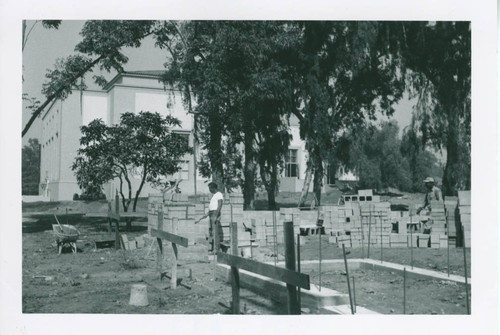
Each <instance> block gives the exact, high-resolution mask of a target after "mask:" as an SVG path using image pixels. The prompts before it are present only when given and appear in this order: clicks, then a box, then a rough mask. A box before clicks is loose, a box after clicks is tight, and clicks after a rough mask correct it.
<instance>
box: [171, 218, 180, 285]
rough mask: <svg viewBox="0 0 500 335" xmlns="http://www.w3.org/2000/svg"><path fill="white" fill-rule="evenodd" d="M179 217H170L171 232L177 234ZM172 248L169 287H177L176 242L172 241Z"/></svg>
mask: <svg viewBox="0 0 500 335" xmlns="http://www.w3.org/2000/svg"><path fill="white" fill-rule="evenodd" d="M178 222H179V219H177V218H172V234H176V235H177V226H178ZM172 249H173V250H174V259H173V260H172V278H170V288H172V289H174V290H175V289H176V288H177V257H178V254H177V244H175V243H173V242H172Z"/></svg>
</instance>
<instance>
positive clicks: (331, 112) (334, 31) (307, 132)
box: [294, 21, 404, 205]
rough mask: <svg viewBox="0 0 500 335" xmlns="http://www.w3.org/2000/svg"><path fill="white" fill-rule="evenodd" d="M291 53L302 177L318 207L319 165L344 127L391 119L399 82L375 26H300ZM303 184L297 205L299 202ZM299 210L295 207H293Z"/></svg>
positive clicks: (379, 31) (355, 24) (368, 24)
mask: <svg viewBox="0 0 500 335" xmlns="http://www.w3.org/2000/svg"><path fill="white" fill-rule="evenodd" d="M299 27H300V28H301V31H302V34H303V38H302V41H303V42H302V45H301V47H300V49H299V52H298V53H297V55H298V57H297V60H296V61H297V64H296V70H297V71H296V73H298V76H297V77H296V83H295V84H296V87H297V91H296V92H297V108H296V109H294V114H295V115H296V116H297V117H298V119H299V121H300V131H301V137H302V139H304V140H305V141H306V148H307V150H308V151H309V161H308V169H307V171H308V176H307V177H306V180H310V179H311V175H314V187H313V190H314V193H315V198H316V199H317V202H318V204H319V203H320V201H321V189H322V181H323V177H324V170H323V163H324V161H325V159H326V158H327V157H328V156H329V152H330V151H331V150H334V148H335V147H336V145H337V140H338V138H339V136H340V135H341V134H342V133H343V132H344V131H345V129H348V128H350V127H353V126H356V125H359V124H362V123H363V122H364V121H365V120H366V119H367V118H374V117H375V115H376V112H377V111H379V112H382V113H386V114H388V115H390V114H392V113H393V108H392V104H393V103H395V102H396V101H397V100H398V99H400V98H401V96H402V92H403V89H404V85H403V83H404V82H403V80H402V79H403V78H401V77H400V76H399V75H398V71H397V70H398V67H397V64H396V63H395V62H394V59H393V58H391V56H390V55H389V54H388V53H387V51H386V47H385V44H386V41H385V38H386V37H385V36H384V35H383V34H382V31H381V30H380V29H379V24H378V23H377V22H333V21H329V22H320V21H318V22H304V23H301V24H300V25H299ZM308 188H309V185H307V184H305V185H304V189H303V191H302V194H301V200H300V202H303V201H304V200H305V195H306V192H307V190H308ZM299 205H301V204H300V203H299Z"/></svg>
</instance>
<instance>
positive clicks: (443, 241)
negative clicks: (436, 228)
mask: <svg viewBox="0 0 500 335" xmlns="http://www.w3.org/2000/svg"><path fill="white" fill-rule="evenodd" d="M448 243H449V240H448V235H441V236H439V247H440V248H448Z"/></svg>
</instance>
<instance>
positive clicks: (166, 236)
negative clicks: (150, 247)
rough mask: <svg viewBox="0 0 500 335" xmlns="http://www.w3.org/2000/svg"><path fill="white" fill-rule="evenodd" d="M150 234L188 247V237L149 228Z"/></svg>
mask: <svg viewBox="0 0 500 335" xmlns="http://www.w3.org/2000/svg"><path fill="white" fill-rule="evenodd" d="M151 236H154V237H159V238H161V239H164V240H167V241H169V242H172V243H175V244H178V245H180V246H182V247H184V248H187V247H188V239H187V238H185V237H182V236H179V235H175V234H172V233H169V232H166V231H162V230H158V229H154V228H151Z"/></svg>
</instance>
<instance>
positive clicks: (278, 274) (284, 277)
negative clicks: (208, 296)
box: [217, 252, 311, 290]
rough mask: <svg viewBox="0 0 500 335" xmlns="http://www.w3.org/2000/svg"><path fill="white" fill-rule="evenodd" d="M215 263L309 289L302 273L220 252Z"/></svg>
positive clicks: (307, 277) (305, 276) (307, 279)
mask: <svg viewBox="0 0 500 335" xmlns="http://www.w3.org/2000/svg"><path fill="white" fill-rule="evenodd" d="M217 261H218V262H219V263H222V264H226V265H229V266H234V267H237V268H239V269H242V270H247V271H250V272H253V273H256V274H259V275H262V276H266V277H269V278H272V279H276V280H279V281H282V282H285V283H287V284H291V285H294V286H297V287H300V288H303V289H306V290H310V289H311V286H310V283H309V276H308V275H306V274H303V273H298V272H295V271H291V270H287V269H283V268H279V267H275V266H273V265H269V264H265V263H260V262H256V261H253V260H250V259H246V258H243V257H239V256H232V255H228V254H225V253H222V252H218V253H217Z"/></svg>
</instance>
